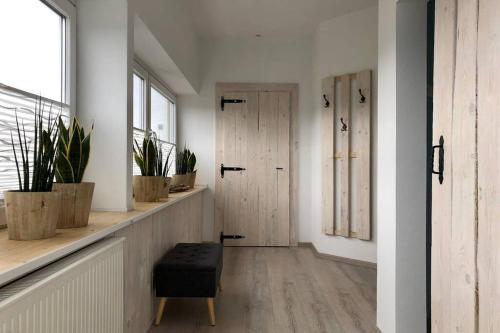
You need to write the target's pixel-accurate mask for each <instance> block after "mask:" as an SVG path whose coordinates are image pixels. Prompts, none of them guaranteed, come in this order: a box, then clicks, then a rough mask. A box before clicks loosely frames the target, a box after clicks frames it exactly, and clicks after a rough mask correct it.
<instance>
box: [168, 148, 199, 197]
mask: <svg viewBox="0 0 500 333" xmlns="http://www.w3.org/2000/svg"><path fill="white" fill-rule="evenodd" d="M195 166H196V156H195V155H194V154H193V153H191V151H190V150H189V149H187V148H186V147H184V149H183V150H181V151H180V152H179V153H177V160H176V172H177V173H176V174H175V175H174V177H173V178H172V186H175V187H182V186H187V187H189V188H193V187H194V182H195V178H196V170H195V169H194V167H195Z"/></svg>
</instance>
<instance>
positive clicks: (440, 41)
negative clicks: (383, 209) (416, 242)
mask: <svg viewBox="0 0 500 333" xmlns="http://www.w3.org/2000/svg"><path fill="white" fill-rule="evenodd" d="M499 15H500V2H499V1H497V0H481V1H478V0H458V1H457V0H438V1H436V33H435V38H436V40H435V63H434V128H433V133H434V135H433V140H434V145H435V146H434V165H433V168H434V173H435V174H434V177H433V182H432V187H433V202H432V234H433V235H432V313H431V315H432V331H433V332H500V301H499V299H500V285H499V281H500V251H499V250H500V246H499V245H498V244H499V241H498V239H499V236H500V227H499V223H500V208H499V207H500V200H499V193H498V191H499V190H500V182H499V179H500V177H499V167H500V166H499V158H498V156H499V154H500V149H499V145H500V140H499V136H498V134H497V133H498V131H499V130H500V116H499V112H500V111H499V105H500V98H499V94H500V60H499V58H500V37H499V36H500V25H499V24H498V17H500V16H499Z"/></svg>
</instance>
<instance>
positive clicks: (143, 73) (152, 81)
mask: <svg viewBox="0 0 500 333" xmlns="http://www.w3.org/2000/svg"><path fill="white" fill-rule="evenodd" d="M132 73H134V74H136V75H138V76H140V77H141V78H142V79H144V87H143V89H145V92H144V96H145V97H146V98H145V99H144V100H145V101H144V102H145V108H144V110H145V115H144V118H145V120H144V121H145V125H146V129H141V128H136V127H134V128H135V129H138V130H141V131H150V130H151V88H153V87H154V88H155V89H156V90H157V91H158V92H160V93H161V94H162V95H163V97H165V98H166V99H167V100H168V101H170V102H171V103H172V104H173V105H174V122H175V126H174V129H175V130H174V134H173V137H174V139H175V140H174V142H169V141H166V140H162V141H164V142H166V143H169V144H171V145H174V146H176V145H177V96H176V95H175V94H174V93H173V92H172V90H171V89H170V88H169V87H168V85H167V84H165V83H164V82H163V81H162V80H160V79H159V78H158V77H157V76H156V75H155V74H154V73H153V71H152V70H151V69H150V68H149V67H148V66H147V65H145V64H144V63H143V62H142V61H141V60H140V59H138V58H137V57H136V58H135V59H134V63H133V66H132ZM132 123H133V121H132Z"/></svg>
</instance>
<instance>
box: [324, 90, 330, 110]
mask: <svg viewBox="0 0 500 333" xmlns="http://www.w3.org/2000/svg"><path fill="white" fill-rule="evenodd" d="M323 99H324V100H325V103H324V104H323V107H324V108H325V109H327V108H329V107H330V101H329V100H328V99H327V98H326V94H323Z"/></svg>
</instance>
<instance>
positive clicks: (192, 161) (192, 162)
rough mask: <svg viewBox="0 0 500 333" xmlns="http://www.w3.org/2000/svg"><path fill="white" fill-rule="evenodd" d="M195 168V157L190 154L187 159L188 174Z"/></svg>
mask: <svg viewBox="0 0 500 333" xmlns="http://www.w3.org/2000/svg"><path fill="white" fill-rule="evenodd" d="M195 166H196V155H195V154H193V153H192V154H191V155H189V157H188V172H194V167H195Z"/></svg>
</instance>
